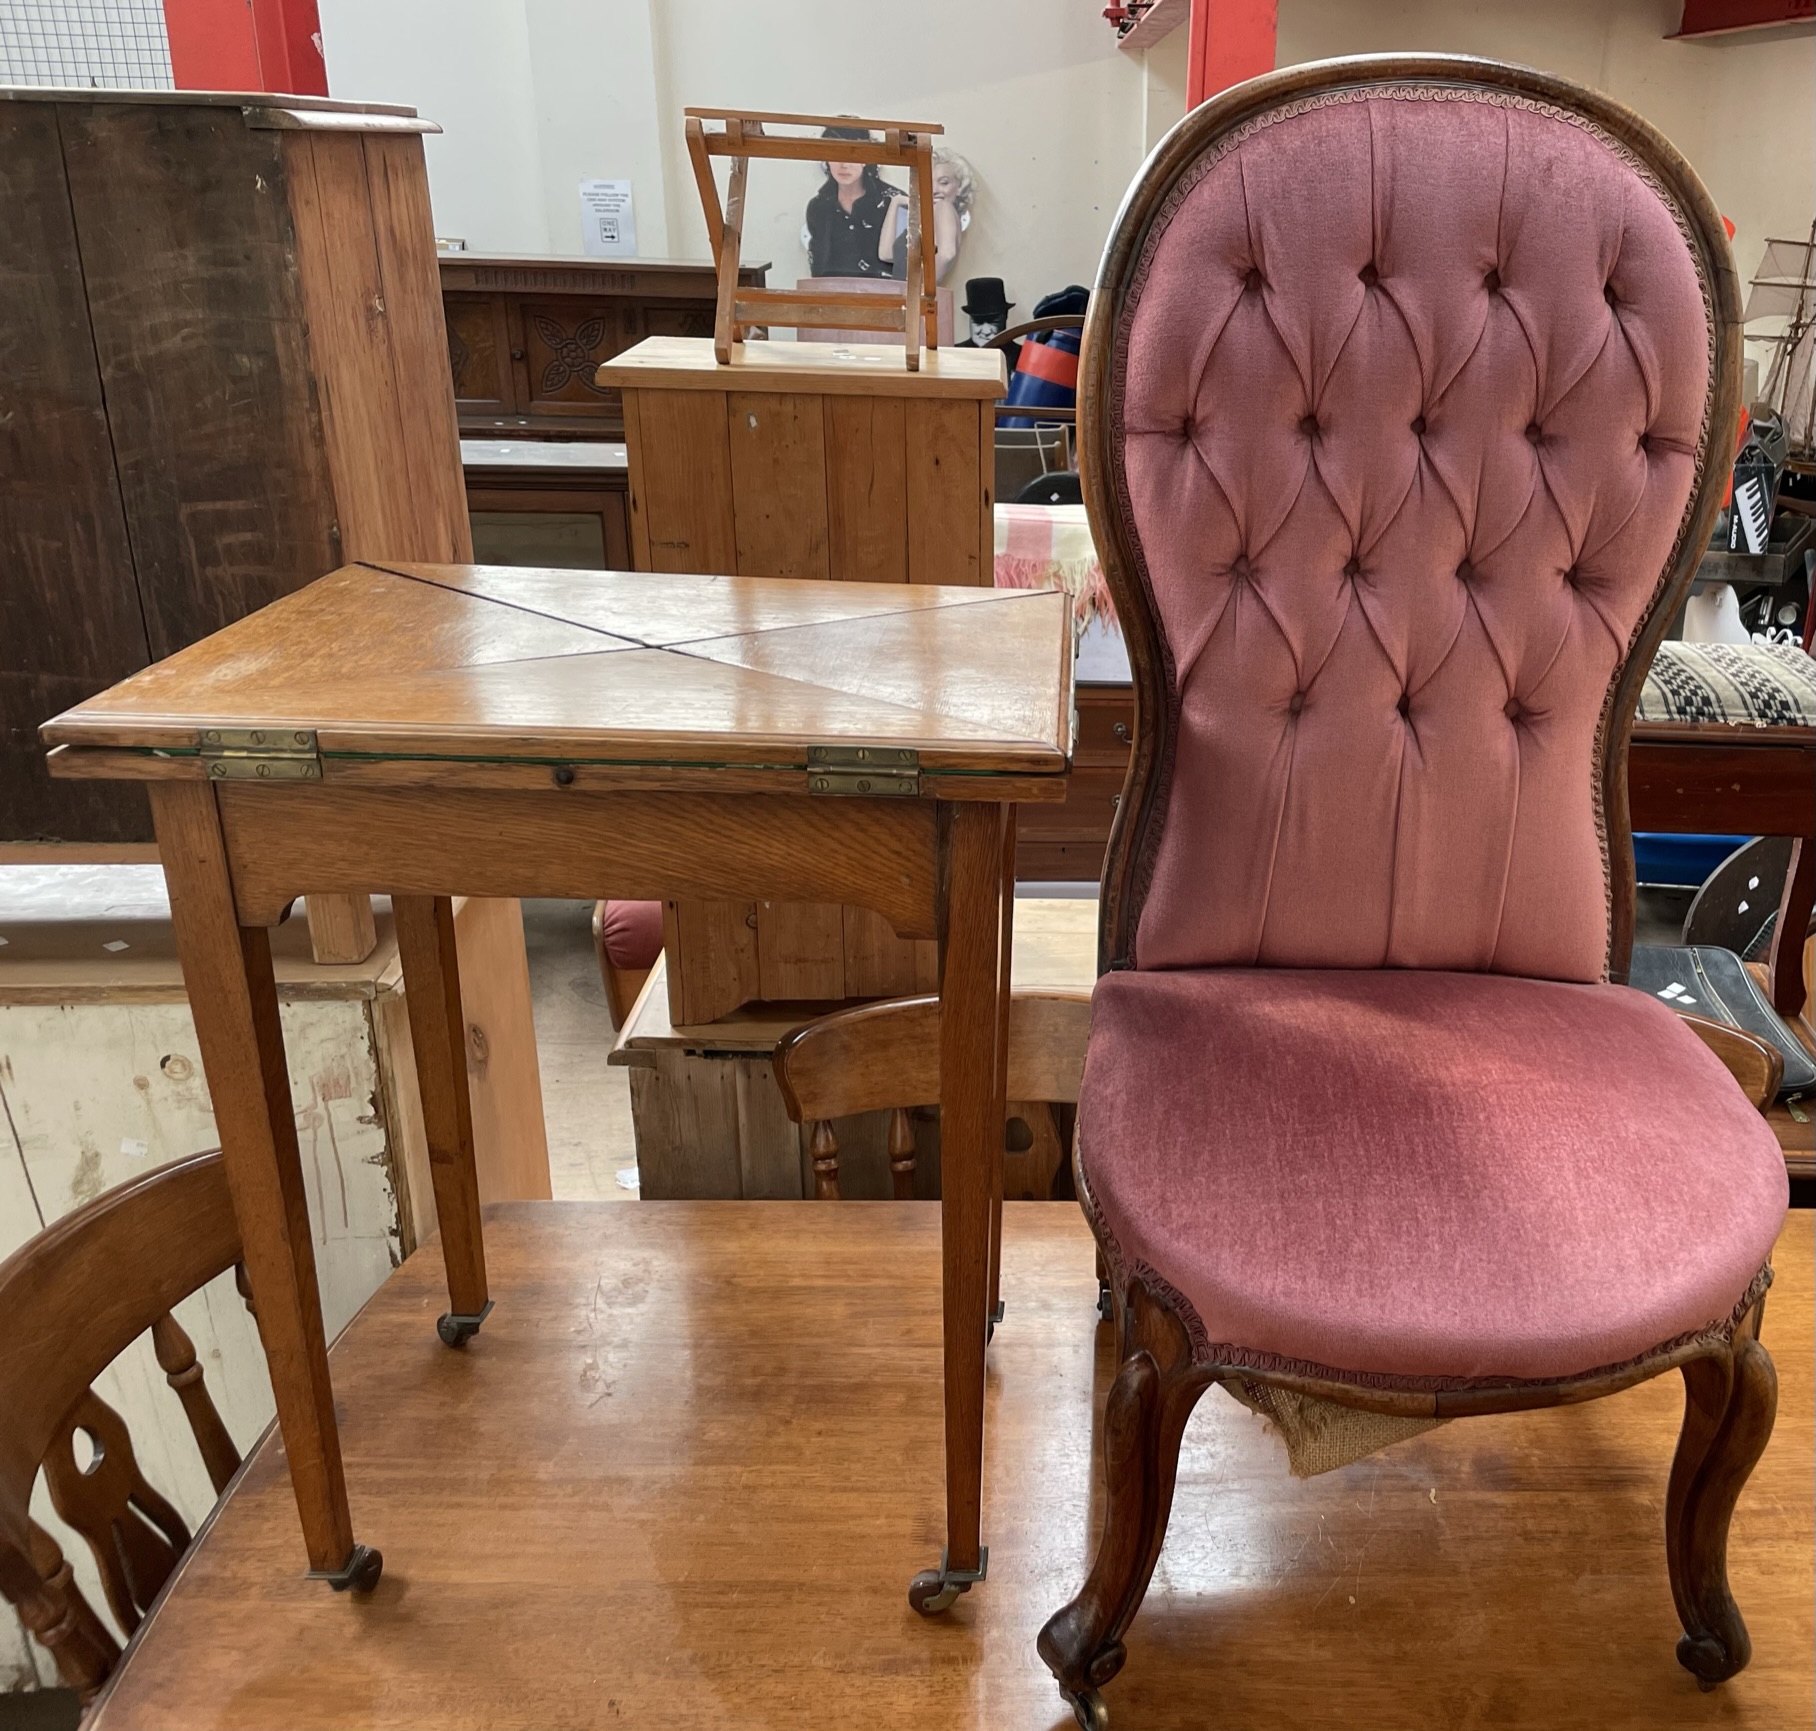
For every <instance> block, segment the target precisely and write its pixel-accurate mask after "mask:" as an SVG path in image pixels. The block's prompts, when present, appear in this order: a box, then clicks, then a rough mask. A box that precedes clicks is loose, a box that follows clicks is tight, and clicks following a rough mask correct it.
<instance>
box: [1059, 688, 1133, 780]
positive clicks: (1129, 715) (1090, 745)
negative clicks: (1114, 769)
mask: <svg viewBox="0 0 1816 1731" xmlns="http://www.w3.org/2000/svg"><path fill="white" fill-rule="evenodd" d="M1077 704H1078V745H1077V749H1076V752H1075V755H1074V761H1075V762H1078V763H1083V764H1090V763H1101V762H1105V761H1109V762H1114V763H1117V764H1125V763H1127V762H1128V760H1129V747H1130V745H1131V744H1132V743H1133V742H1134V737H1135V696H1134V693H1133V692H1132V691H1131V690H1130V689H1129V687H1128V686H1126V685H1081V686H1079V687H1078V694H1077Z"/></svg>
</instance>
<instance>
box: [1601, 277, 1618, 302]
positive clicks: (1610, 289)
mask: <svg viewBox="0 0 1816 1731" xmlns="http://www.w3.org/2000/svg"><path fill="white" fill-rule="evenodd" d="M1602 299H1603V300H1605V301H1606V302H1607V303H1608V304H1609V306H1616V305H1618V304H1619V303H1618V302H1617V301H1616V300H1615V298H1614V284H1613V283H1611V282H1610V283H1603V284H1602Z"/></svg>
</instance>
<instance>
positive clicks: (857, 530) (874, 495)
mask: <svg viewBox="0 0 1816 1731" xmlns="http://www.w3.org/2000/svg"><path fill="white" fill-rule="evenodd" d="M821 401H822V403H823V404H824V408H825V419H826V516H827V532H828V537H829V542H830V550H829V558H828V562H827V563H828V571H827V574H828V575H829V576H831V577H833V578H835V579H837V578H844V579H849V580H852V581H856V582H860V583H906V582H907V581H908V449H907V417H906V415H905V413H904V409H903V404H902V400H901V399H900V398H899V397H825V398H822V399H821Z"/></svg>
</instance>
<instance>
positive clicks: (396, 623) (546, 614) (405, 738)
mask: <svg viewBox="0 0 1816 1731" xmlns="http://www.w3.org/2000/svg"><path fill="white" fill-rule="evenodd" d="M1071 658H1072V641H1071V622H1070V603H1069V601H1068V599H1067V597H1066V596H1065V595H1063V594H1061V593H1059V592H1058V591H1044V592H1042V591H1037V592H1029V591H1018V590H1002V591H999V590H993V589H975V588H973V589H959V588H935V587H930V586H917V585H912V584H899V583H887V584H885V583H818V582H807V581H800V580H794V579H772V578H755V577H704V576H685V575H665V574H664V575H658V574H649V573H642V572H636V573H633V572H618V571H546V570H533V569H525V568H519V567H508V566H481V565H415V564H401V563H400V564H387V565H379V564H375V563H367V564H356V565H348V566H346V567H344V568H342V569H341V570H339V571H336V572H334V573H333V574H332V575H330V576H327V577H324V578H322V579H321V580H320V581H319V582H317V583H313V584H311V585H310V586H309V587H308V588H306V589H301V590H299V591H297V592H296V593H295V594H293V595H289V596H286V597H285V598H284V599H283V600H281V601H277V602H275V603H273V604H272V605H271V606H269V607H266V608H263V609H261V610H260V611H259V612H257V613H255V614H252V615H250V616H249V617H248V618H245V619H242V620H240V621H239V622H238V623H236V624H234V625H230V626H229V627H227V629H226V630H224V631H220V632H217V633H216V634H215V635H214V636H212V637H209V638H206V639H204V640H203V641H202V642H200V643H197V644H194V645H192V646H191V647H189V648H188V649H185V650H183V651H181V652H180V653H178V654H176V655H173V656H171V657H170V658H169V659H168V660H166V661H162V662H159V663H158V664H157V665H155V666H153V667H148V668H146V669H145V670H144V671H143V672H140V673H137V674H134V675H133V676H132V677H131V678H130V679H127V680H124V681H123V682H122V683H120V684H119V685H116V686H114V687H113V688H112V689H111V690H109V691H105V692H103V693H101V694H100V695H99V696H96V697H93V698H90V699H89V700H88V701H87V702H85V703H81V704H78V705H77V706H76V707H75V708H73V709H70V710H67V711H66V712H64V713H63V714H62V715H59V716H57V717H56V718H55V719H54V720H52V721H50V722H47V723H46V724H45V726H44V728H43V730H42V731H43V737H44V740H45V743H46V744H47V745H49V746H52V747H63V748H66V749H64V750H62V751H56V752H54V753H53V759H52V764H53V768H54V769H55V770H56V771H57V772H58V773H60V774H76V775H81V774H106V775H109V776H118V777H122V778H133V777H143V778H145V779H172V778H186V777H194V778H197V779H217V780H252V779H260V780H266V779H268V780H321V781H327V782H334V781H336V780H352V779H355V778H362V779H363V777H362V776H361V770H362V766H365V767H366V768H369V769H375V768H377V767H378V766H380V765H387V764H388V765H390V766H392V767H393V768H395V767H396V766H397V765H398V764H399V763H400V761H402V760H412V761H414V762H417V763H420V764H422V765H424V766H425V769H427V768H428V767H430V766H441V767H440V772H439V773H438V774H437V775H436V777H435V778H436V779H443V778H444V775H445V777H446V778H448V779H454V778H457V776H458V766H460V765H471V766H475V768H476V769H477V768H479V767H480V766H485V765H494V766H496V765H511V766H515V767H516V768H517V769H519V770H521V769H523V768H527V767H529V766H530V765H534V764H538V763H543V764H550V765H554V766H555V767H556V769H557V771H560V770H561V769H562V767H563V766H574V765H579V766H584V767H586V768H587V769H588V770H589V771H604V770H623V771H624V772H626V773H627V774H633V775H634V774H636V773H637V772H639V771H651V770H657V771H659V770H662V769H664V768H669V769H674V770H676V771H689V772H699V771H702V770H706V769H716V770H720V771H728V770H737V771H739V772H740V785H743V786H761V787H766V788H770V787H773V788H774V789H776V790H778V791H784V790H788V789H791V788H792V789H797V790H798V789H801V788H803V786H804V784H803V780H802V774H803V772H804V771H807V772H812V773H817V772H825V773H829V774H832V775H835V776H837V775H850V774H861V773H864V772H865V771H866V770H868V771H871V772H878V771H880V772H882V773H884V774H887V775H891V776H899V777H900V778H902V779H906V780H913V779H914V778H915V777H916V776H917V775H918V772H919V771H921V770H927V771H932V772H934V773H935V774H936V775H937V777H938V782H939V785H938V787H937V789H935V788H933V787H930V786H929V787H920V786H916V787H908V786H894V785H888V786H884V785H880V784H879V785H877V786H875V787H869V786H866V787H862V788H860V787H857V786H855V785H843V784H840V785H822V786H814V787H811V788H808V789H807V790H808V791H815V792H866V793H868V792H873V791H877V792H931V791H937V792H938V793H939V794H940V795H941V797H946V798H963V797H966V786H967V784H968V783H969V782H973V781H975V782H978V783H980V785H978V786H977V787H976V789H975V792H974V793H972V795H971V797H977V798H986V799H997V798H1006V797H1014V798H1028V797H1032V798H1041V797H1043V796H1045V797H1052V798H1061V797H1063V793H1064V780H1063V777H1064V771H1065V769H1066V767H1067V758H1068V755H1069V751H1070V730H1071V697H1072V666H1071ZM252 734H257V735H260V736H261V737H259V738H258V739H250V738H248V736H249V735H252ZM865 751H868V752H869V753H870V755H868V756H857V757H854V756H853V754H854V753H862V752H865ZM91 754H93V755H92V756H91ZM103 754H104V756H103ZM83 759H87V760H88V761H87V762H83V761H82V760H83ZM311 763H312V764H313V768H311V767H310V764H311ZM1005 776H1006V777H1013V778H1015V779H1016V780H1017V781H1018V782H1022V781H1024V780H1026V778H1029V777H1053V778H1055V779H1054V781H1053V783H1052V785H1051V788H1050V791H1049V790H1048V789H1045V788H1035V789H1033V790H1032V791H1031V792H1020V791H1018V792H1016V793H1014V794H1009V793H1006V792H1004V791H1002V790H1001V789H1000V788H996V787H991V786H989V785H982V784H988V783H989V782H990V781H991V779H992V778H997V777H1005ZM753 777H754V778H755V780H754V781H753V779H752V778H753ZM387 778H388V779H392V777H387ZM558 779H559V775H558ZM588 779H589V781H593V780H595V779H596V776H595V775H594V774H589V777H588ZM686 779H688V780H691V779H693V777H692V775H691V774H690V775H689V776H688V777H687V778H686Z"/></svg>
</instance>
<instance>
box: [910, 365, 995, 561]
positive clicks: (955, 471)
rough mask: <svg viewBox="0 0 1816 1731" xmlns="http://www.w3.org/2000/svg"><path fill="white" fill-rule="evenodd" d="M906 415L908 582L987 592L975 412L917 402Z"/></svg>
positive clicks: (964, 407) (947, 404)
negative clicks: (954, 586) (980, 524)
mask: <svg viewBox="0 0 1816 1731" xmlns="http://www.w3.org/2000/svg"><path fill="white" fill-rule="evenodd" d="M942 352H943V351H942ZM906 413H907V427H908V581H909V582H910V583H949V584H960V585H966V586H971V585H977V586H981V587H983V588H986V589H987V588H989V587H991V585H992V584H993V583H994V582H995V578H996V571H995V556H994V553H993V554H992V555H991V558H990V559H988V560H986V559H984V558H983V556H982V547H983V540H982V535H983V530H982V529H981V528H980V527H979V517H980V512H981V510H982V503H983V494H982V485H983V483H982V480H981V477H980V474H979V468H978V461H979V450H980V445H979V440H978V431H977V409H976V407H975V405H973V404H971V403H964V402H958V403H953V402H940V401H929V400H916V401H913V402H910V403H908V404H907V406H906ZM991 534H992V536H994V534H995V529H994V526H992V527H991Z"/></svg>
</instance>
